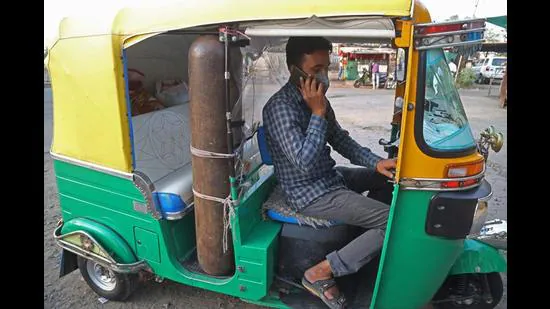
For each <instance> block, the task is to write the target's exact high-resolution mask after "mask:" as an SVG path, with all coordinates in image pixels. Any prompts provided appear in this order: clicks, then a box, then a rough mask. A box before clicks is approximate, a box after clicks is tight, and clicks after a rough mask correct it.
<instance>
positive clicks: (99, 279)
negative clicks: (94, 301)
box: [78, 256, 138, 301]
mask: <svg viewBox="0 0 550 309" xmlns="http://www.w3.org/2000/svg"><path fill="white" fill-rule="evenodd" d="M78 268H79V269H80V273H81V274H82V277H83V278H84V280H86V283H88V285H89V286H90V288H92V290H94V292H95V293H96V294H97V295H99V296H101V297H104V298H106V299H108V300H112V301H123V300H125V299H126V298H128V296H130V295H131V294H132V292H133V291H134V290H135V289H136V288H137V285H138V276H137V275H135V274H121V273H115V272H114V271H112V270H110V269H108V268H106V267H104V266H102V265H100V264H98V263H96V262H94V261H91V260H88V259H85V258H83V257H80V256H79V257H78Z"/></svg>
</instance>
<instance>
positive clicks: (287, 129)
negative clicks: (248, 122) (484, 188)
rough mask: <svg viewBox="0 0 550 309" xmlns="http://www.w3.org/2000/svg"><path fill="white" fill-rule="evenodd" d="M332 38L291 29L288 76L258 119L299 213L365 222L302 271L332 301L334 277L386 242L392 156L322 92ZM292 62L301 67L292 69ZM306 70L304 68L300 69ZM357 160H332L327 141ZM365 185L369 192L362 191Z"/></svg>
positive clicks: (336, 300)
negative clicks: (342, 163)
mask: <svg viewBox="0 0 550 309" xmlns="http://www.w3.org/2000/svg"><path fill="white" fill-rule="evenodd" d="M331 50H332V44H331V42H330V41H328V40H327V39H325V38H322V37H291V38H290V39H289V40H288V43H287V45H286V62H287V66H288V69H289V70H290V71H291V72H292V74H296V72H300V70H301V71H302V72H301V76H300V77H298V78H296V76H294V78H293V77H291V79H290V80H289V82H288V83H286V84H285V85H284V86H283V87H282V88H281V89H280V90H279V91H278V92H277V93H275V94H274V95H273V96H272V97H271V98H270V99H269V101H268V102H267V104H266V105H265V107H264V108H263V115H262V116H263V124H264V127H265V130H266V138H267V143H268V146H269V149H270V154H271V157H272V160H273V165H274V167H275V175H276V177H277V179H278V181H279V183H280V184H281V187H282V189H283V192H284V193H285V197H286V203H287V204H288V206H290V207H292V208H293V209H294V210H296V211H297V212H299V213H302V214H304V215H306V216H311V217H315V218H320V219H328V220H334V221H338V222H342V223H345V224H348V225H354V226H360V227H362V228H365V229H366V232H364V233H363V234H362V235H360V236H359V237H357V238H356V239H354V240H353V241H351V242H350V243H349V244H348V245H346V246H345V247H343V248H342V249H340V250H337V251H334V252H332V253H330V254H328V255H327V256H326V259H325V260H323V261H320V262H319V263H318V264H317V265H313V266H312V267H311V268H309V269H308V270H307V271H306V272H305V273H304V277H303V279H302V284H303V285H304V286H305V287H306V288H307V289H308V290H309V291H310V292H311V293H313V294H315V295H316V296H318V297H319V298H321V299H322V300H323V301H324V302H325V304H327V306H329V307H330V308H343V307H344V306H345V297H344V295H343V294H342V293H340V292H339V290H338V287H337V286H336V282H335V280H334V277H340V276H345V275H349V274H352V273H355V272H357V271H358V270H359V269H360V268H361V267H362V266H363V265H365V264H366V263H368V262H369V261H370V260H372V258H373V257H375V255H377V254H378V253H379V252H380V250H381V248H382V245H383V242H384V236H385V230H386V224H387V219H388V212H389V206H388V205H389V204H390V203H391V198H392V186H391V184H390V183H389V182H388V181H387V180H388V179H391V178H393V173H392V170H393V169H394V168H395V167H396V160H395V159H383V158H381V157H379V156H378V155H376V154H374V153H373V152H372V151H371V150H370V149H368V148H366V147H362V146H361V145H359V143H357V142H356V141H355V140H353V139H352V138H351V137H350V136H349V134H348V132H347V131H346V130H344V129H343V128H342V127H341V126H340V124H339V123H338V121H337V120H336V116H335V114H334V110H333V109H332V108H331V106H330V103H329V102H328V100H327V98H326V97H325V93H326V91H327V89H328V87H329V85H330V82H329V78H328V67H329V64H330V58H329V53H330V51H331ZM296 68H298V69H300V70H296ZM304 73H305V74H304ZM327 144H329V145H330V146H332V148H333V149H334V150H336V151H337V152H338V153H340V154H341V155H342V156H344V157H345V158H347V159H349V160H350V162H351V163H353V164H355V165H359V166H362V167H357V168H346V167H335V165H336V162H335V161H334V160H333V159H332V158H331V156H330V151H331V149H330V147H329V146H328V145H327ZM366 191H369V194H368V196H364V195H362V194H361V193H363V192H366Z"/></svg>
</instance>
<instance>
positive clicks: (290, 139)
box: [266, 104, 327, 173]
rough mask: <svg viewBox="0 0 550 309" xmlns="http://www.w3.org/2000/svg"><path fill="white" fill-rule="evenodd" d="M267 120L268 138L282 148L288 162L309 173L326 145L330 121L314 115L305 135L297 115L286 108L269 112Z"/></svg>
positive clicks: (285, 106)
mask: <svg viewBox="0 0 550 309" xmlns="http://www.w3.org/2000/svg"><path fill="white" fill-rule="evenodd" d="M266 116H267V118H268V121H269V123H270V125H269V135H270V137H271V139H272V140H273V141H274V142H275V143H276V144H277V145H279V146H280V147H281V149H282V151H283V153H284V155H285V156H286V158H287V159H288V160H289V161H290V162H291V163H292V165H294V166H295V167H296V168H297V169H298V170H300V171H302V172H304V173H306V172H308V171H309V170H310V169H311V168H312V167H313V166H314V164H315V162H316V161H317V159H318V157H319V155H320V153H321V152H322V149H323V147H324V145H325V140H326V139H325V136H326V131H327V121H326V120H325V119H324V118H322V117H319V116H316V115H312V116H311V118H310V120H309V125H308V128H307V130H306V132H305V134H304V133H302V130H301V128H300V122H299V119H300V118H299V114H298V111H296V110H294V109H293V108H292V107H291V106H289V105H286V104H279V105H278V106H277V108H270V109H269V111H267V113H266Z"/></svg>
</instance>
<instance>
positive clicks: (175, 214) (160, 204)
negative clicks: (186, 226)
mask: <svg viewBox="0 0 550 309" xmlns="http://www.w3.org/2000/svg"><path fill="white" fill-rule="evenodd" d="M154 185H155V191H154V192H153V198H154V200H155V204H156V206H157V209H158V210H159V211H160V212H161V213H162V216H163V218H165V219H168V220H177V219H180V218H181V217H183V215H184V214H186V213H187V212H189V211H190V210H191V209H192V205H193V171H192V168H191V164H190V163H189V164H187V165H184V166H183V167H181V168H179V169H177V170H175V171H173V172H172V173H170V174H168V175H166V176H165V177H163V178H161V179H159V180H158V181H156V182H155V183H154Z"/></svg>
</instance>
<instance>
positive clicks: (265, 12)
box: [59, 0, 412, 40]
mask: <svg viewBox="0 0 550 309" xmlns="http://www.w3.org/2000/svg"><path fill="white" fill-rule="evenodd" d="M411 10H412V0H370V1H357V0H341V1H333V0H315V1H313V0H303V1H298V2H296V1H293V0H278V1H269V2H263V1H258V0H232V1H228V0H208V1H201V0H187V1H181V2H177V3H170V4H166V5H157V6H154V7H137V8H123V9H121V10H119V11H118V12H110V13H105V14H104V16H97V17H94V18H93V19H90V20H89V21H86V20H83V19H82V18H78V19H77V18H71V17H68V18H65V19H64V20H63V21H62V22H61V24H60V29H59V39H64V38H70V37H81V36H96V35H107V34H114V35H119V36H122V39H123V40H124V39H127V38H128V37H132V36H136V35H142V34H153V33H159V32H166V31H171V30H178V29H185V28H192V27H197V26H204V25H215V24H223V23H229V22H235V21H255V20H275V19H296V18H307V17H311V16H313V15H315V16H318V17H328V16H411V15H412V14H411V13H412V12H411Z"/></svg>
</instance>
